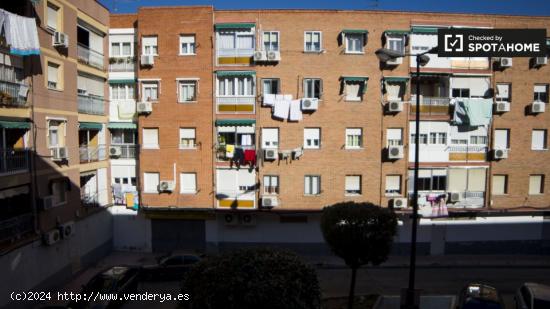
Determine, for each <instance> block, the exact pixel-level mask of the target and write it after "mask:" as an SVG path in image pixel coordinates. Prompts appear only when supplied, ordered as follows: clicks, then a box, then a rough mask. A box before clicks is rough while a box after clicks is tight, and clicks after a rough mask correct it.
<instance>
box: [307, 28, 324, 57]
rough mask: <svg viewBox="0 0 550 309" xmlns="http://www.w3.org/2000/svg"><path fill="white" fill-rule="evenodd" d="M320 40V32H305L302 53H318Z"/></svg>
mask: <svg viewBox="0 0 550 309" xmlns="http://www.w3.org/2000/svg"><path fill="white" fill-rule="evenodd" d="M321 40H322V37H321V31H306V32H305V34H304V51H306V52H320V51H321V42H322V41H321Z"/></svg>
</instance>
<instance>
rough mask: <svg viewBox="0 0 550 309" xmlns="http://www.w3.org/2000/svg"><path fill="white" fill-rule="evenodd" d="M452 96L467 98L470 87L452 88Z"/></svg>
mask: <svg viewBox="0 0 550 309" xmlns="http://www.w3.org/2000/svg"><path fill="white" fill-rule="evenodd" d="M452 97H453V98H469V97H470V89H468V88H453V90H452Z"/></svg>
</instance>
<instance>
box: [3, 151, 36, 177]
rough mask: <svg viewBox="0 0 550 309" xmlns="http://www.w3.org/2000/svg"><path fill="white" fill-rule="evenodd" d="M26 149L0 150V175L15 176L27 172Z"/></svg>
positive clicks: (27, 157)
mask: <svg viewBox="0 0 550 309" xmlns="http://www.w3.org/2000/svg"><path fill="white" fill-rule="evenodd" d="M29 155H30V151H29V150H27V149H0V174H15V173H19V172H24V171H28V170H29Z"/></svg>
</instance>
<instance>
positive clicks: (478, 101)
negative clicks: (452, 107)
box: [464, 98, 493, 127]
mask: <svg viewBox="0 0 550 309" xmlns="http://www.w3.org/2000/svg"><path fill="white" fill-rule="evenodd" d="M464 103H465V105H466V112H467V114H468V119H469V120H470V123H469V125H471V126H473V127H478V126H487V125H489V123H491V118H492V117H493V100H492V99H482V98H474V99H466V100H464Z"/></svg>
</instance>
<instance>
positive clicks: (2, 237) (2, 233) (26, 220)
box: [0, 213, 34, 243]
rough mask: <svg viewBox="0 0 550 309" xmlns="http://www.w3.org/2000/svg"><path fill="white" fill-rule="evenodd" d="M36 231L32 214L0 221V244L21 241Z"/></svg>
mask: <svg viewBox="0 0 550 309" xmlns="http://www.w3.org/2000/svg"><path fill="white" fill-rule="evenodd" d="M33 230H34V220H33V216H32V214H30V213H29V214H23V215H19V216H17V217H13V218H9V219H5V220H2V221H0V243H3V242H9V241H11V240H16V239H20V238H22V237H23V236H25V234H29V233H32V232H33Z"/></svg>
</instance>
